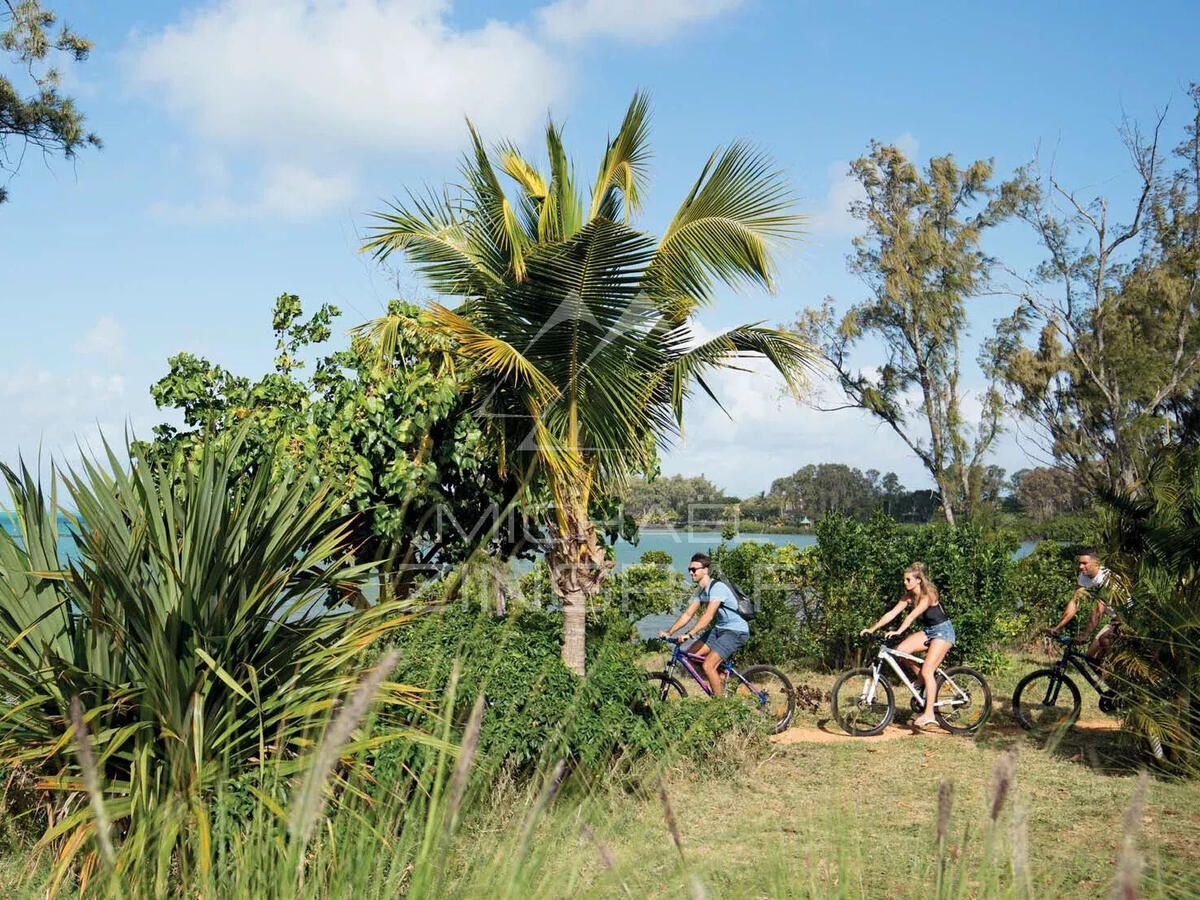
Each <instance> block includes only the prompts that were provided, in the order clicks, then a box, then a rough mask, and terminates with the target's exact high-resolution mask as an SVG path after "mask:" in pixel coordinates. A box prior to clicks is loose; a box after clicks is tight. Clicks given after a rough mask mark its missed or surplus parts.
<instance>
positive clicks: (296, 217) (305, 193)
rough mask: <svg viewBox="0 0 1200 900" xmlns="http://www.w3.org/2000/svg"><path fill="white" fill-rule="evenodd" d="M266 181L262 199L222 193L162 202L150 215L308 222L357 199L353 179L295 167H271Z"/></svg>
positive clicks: (202, 220) (186, 220) (185, 220)
mask: <svg viewBox="0 0 1200 900" xmlns="http://www.w3.org/2000/svg"><path fill="white" fill-rule="evenodd" d="M264 178H265V180H266V183H265V184H264V185H263V187H262V189H261V191H260V193H259V196H258V197H256V198H254V199H251V200H246V201H239V200H236V199H234V198H233V197H231V196H229V195H228V194H227V193H219V194H215V195H213V196H210V197H207V198H205V199H203V200H199V201H189V202H185V203H168V202H164V201H160V202H158V203H155V204H153V205H152V206H151V207H150V213H151V215H152V216H153V217H154V218H156V219H158V220H160V221H164V222H175V223H181V224H188V225H192V224H212V223H220V222H236V221H240V220H244V219H278V220H283V221H286V222H305V221H309V220H311V219H315V218H317V217H318V216H320V215H322V214H323V213H326V212H329V211H330V210H332V209H336V208H337V207H339V206H344V205H346V204H347V203H349V202H350V199H351V197H352V196H353V195H354V181H353V179H352V177H351V176H350V175H348V174H345V173H335V174H333V175H318V174H317V173H315V172H313V171H311V170H309V169H307V168H306V167H304V166H300V165H297V164H295V163H279V164H276V165H271V166H268V167H266V170H265V175H264Z"/></svg>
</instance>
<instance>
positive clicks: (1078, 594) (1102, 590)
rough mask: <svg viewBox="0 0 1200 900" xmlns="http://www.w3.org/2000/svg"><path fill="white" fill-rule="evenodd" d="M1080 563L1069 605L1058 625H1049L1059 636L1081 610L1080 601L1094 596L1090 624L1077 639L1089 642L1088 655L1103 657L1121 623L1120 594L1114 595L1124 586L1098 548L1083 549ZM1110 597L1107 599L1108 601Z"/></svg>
mask: <svg viewBox="0 0 1200 900" xmlns="http://www.w3.org/2000/svg"><path fill="white" fill-rule="evenodd" d="M1078 565H1079V579H1078V582H1077V584H1078V587H1076V588H1075V593H1073V594H1071V599H1070V600H1068V601H1067V608H1066V609H1065V610H1064V611H1063V616H1062V618H1061V619H1060V620H1059V622H1058V624H1057V625H1055V626H1054V627H1053V628H1051V629H1049V633H1050V634H1051V635H1053V636H1054V637H1058V635H1059V633H1060V632H1061V631H1062V630H1063V627H1064V626H1066V624H1067V623H1068V622H1070V621H1071V620H1072V619H1074V618H1075V615H1076V613H1078V612H1079V604H1080V603H1081V602H1082V601H1083V600H1084V599H1085V598H1087V597H1089V596H1090V597H1091V598H1092V599H1093V601H1094V603H1093V605H1092V612H1091V614H1090V615H1089V616H1088V621H1087V625H1086V626H1085V627H1084V629H1083V634H1082V635H1081V636H1080V637H1079V638H1078V639H1077V643H1080V644H1083V643H1087V644H1088V649H1087V655H1088V656H1090V657H1092V658H1093V659H1097V660H1098V659H1103V658H1104V655H1105V654H1106V653H1108V649H1109V646H1110V645H1111V644H1112V639H1113V637H1114V635H1115V633H1116V627H1117V610H1116V605H1115V604H1114V603H1113V600H1115V599H1116V598H1115V597H1114V596H1112V591H1114V590H1120V588H1119V586H1118V584H1117V583H1116V578H1115V577H1114V576H1113V574H1112V572H1110V571H1109V570H1108V569H1106V568H1105V567H1104V566H1103V565H1101V564H1100V554H1099V553H1097V552H1096V551H1095V550H1094V549H1092V548H1088V549H1086V550H1083V551H1082V552H1081V553H1080V554H1079V560H1078ZM1106 598H1107V600H1108V602H1107V603H1106V602H1105V599H1106ZM1105 612H1107V613H1108V619H1107V621H1105V622H1104V624H1103V626H1101V628H1100V629H1099V631H1097V630H1096V626H1097V625H1099V624H1100V621H1101V619H1102V618H1103V617H1104V614H1105ZM1093 632H1094V634H1093ZM1089 637H1091V641H1090V642H1089V641H1088V638H1089Z"/></svg>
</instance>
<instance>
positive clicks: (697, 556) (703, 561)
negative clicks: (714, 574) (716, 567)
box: [692, 553, 712, 569]
mask: <svg viewBox="0 0 1200 900" xmlns="http://www.w3.org/2000/svg"><path fill="white" fill-rule="evenodd" d="M692 562H698V563H700V565H702V566H704V568H706V569H711V568H712V560H711V559H709V558H708V554H707V553H693V554H692Z"/></svg>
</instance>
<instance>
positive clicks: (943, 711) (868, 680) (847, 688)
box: [831, 641, 992, 737]
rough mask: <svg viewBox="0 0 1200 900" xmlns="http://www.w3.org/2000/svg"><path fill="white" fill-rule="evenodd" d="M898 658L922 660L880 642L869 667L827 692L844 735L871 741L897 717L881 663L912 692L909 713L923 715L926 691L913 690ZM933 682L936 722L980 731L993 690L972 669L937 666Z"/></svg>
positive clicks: (843, 676) (955, 731)
mask: <svg viewBox="0 0 1200 900" xmlns="http://www.w3.org/2000/svg"><path fill="white" fill-rule="evenodd" d="M901 659H906V660H910V661H911V662H915V663H918V664H919V663H921V662H923V660H922V659H921V657H919V656H913V655H912V654H911V653H903V652H901V651H900V650H897V649H896V648H894V647H889V646H888V644H887V642H886V641H885V642H883V643H881V644H880V646H879V654H878V655H877V656H876V657H875V661H874V662H873V663H872V664H871V665H870V666H862V667H860V668H857V669H851V670H849V671H848V672H843V673H842V674H841V676H840V677H839V678H838V680H837V682H836V683H835V684H834V686H833V691H832V692H831V699H832V702H833V718H834V719H835V720H836V721H837V723H838V724H839V725H840V726H842V728H843V729H844V730H845V731H846V733H847V734H851V735H853V736H854V737H871V736H872V735H875V734H879V733H880V732H882V731H883V729H885V728H887V726H888V725H889V724H891V721H892V719H893V718H894V717H895V715H896V695H895V692H894V691H893V690H892V686H891V684H889V683H888V680H887V678H886V677H884V671H883V665H884V663H887V665H888V666H889V667H891V669H892V671H893V672H895V673H896V676H897V677H898V678H899V679H900V681H901V683H903V684H904V686H905V687H906V688H908V691H909V693H910V694H912V701H911V708H912V711H913V712H915V713H921V712H924V710H925V693H924V691H920V690H917V688H916V687H914V686H913V683H912V682H911V681H910V680H909V678H908V675H907V674H906V673H905V671H904V669H903V667H902V666H901V665H900V663H899V662H897V660H901ZM934 678H935V679H936V682H935V683H936V687H937V691H936V693H935V694H934V704H933V716H934V718H935V719H936V720H937V723H938V724H939V725H941V726H942V727H943V728H945V729H946V730H947V731H949V732H951V733H953V734H971V733H972V732H975V731H978V730H979V728H980V727H981V726H982V725H983V723H984V722H986V721H987V719H988V716H989V715H990V714H991V711H992V690H991V688H989V687H988V683H987V682H986V681H985V680H984V678H983V676H982V675H980V674H979V673H978V672H977V671H975V670H974V669H972V668H971V667H970V666H954V667H953V668H949V669H943V668H941V667H940V666H939V667H938V669H937V672H936V673H935V674H934ZM943 694H944V696H943ZM880 695H882V697H881V696H880Z"/></svg>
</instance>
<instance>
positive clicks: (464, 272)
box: [362, 195, 508, 296]
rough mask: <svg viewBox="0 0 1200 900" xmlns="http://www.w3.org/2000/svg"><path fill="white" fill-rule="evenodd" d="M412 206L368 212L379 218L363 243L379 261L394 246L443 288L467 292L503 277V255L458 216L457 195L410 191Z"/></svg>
mask: <svg viewBox="0 0 1200 900" xmlns="http://www.w3.org/2000/svg"><path fill="white" fill-rule="evenodd" d="M409 203H410V204H411V208H407V207H404V206H401V205H399V204H397V203H391V204H389V207H390V209H391V211H390V212H380V213H374V214H372V217H373V218H374V219H376V220H378V221H379V222H380V223H381V224H379V225H374V226H372V227H371V229H370V231H371V232H372V234H373V236H372V237H371V238H370V239H369V240H367V241H366V243H364V244H363V246H362V251H363V252H369V253H371V254H373V255H374V256H375V258H376V259H378V260H380V261H383V260H385V259H387V258H388V257H389V256H391V254H392V253H395V252H397V251H400V252H403V253H404V254H405V255H406V256H407V257H408V260H409V262H411V263H412V264H413V267H414V268H415V269H416V270H417V272H418V273H420V274H421V276H422V277H424V278H425V279H426V280H427V281H428V282H429V284H430V285H431V286H432V287H433V288H434V290H436V291H438V292H439V293H442V294H449V295H452V296H472V295H476V294H480V293H483V292H485V291H487V290H488V289H490V288H492V287H495V286H498V285H501V284H503V283H504V270H505V268H506V267H507V265H508V260H507V258H505V257H503V256H497V254H496V253H495V250H494V248H492V247H489V246H488V245H486V244H485V245H483V246H481V245H480V244H479V243H478V242H476V241H475V240H474V239H473V236H472V234H471V231H470V229H469V227H468V225H467V224H466V223H465V222H464V221H463V218H462V215H461V213H462V201H461V200H452V199H451V198H449V197H448V196H444V197H440V198H438V197H432V196H429V197H424V198H422V197H417V196H412V195H410V197H409Z"/></svg>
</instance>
